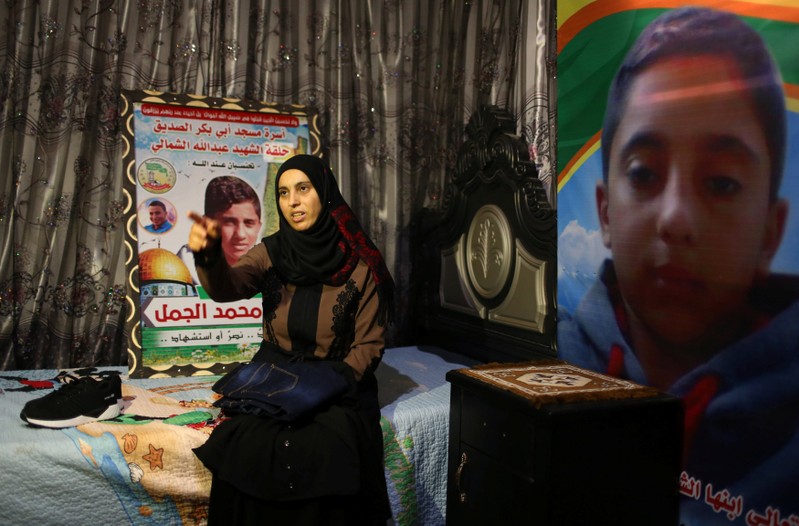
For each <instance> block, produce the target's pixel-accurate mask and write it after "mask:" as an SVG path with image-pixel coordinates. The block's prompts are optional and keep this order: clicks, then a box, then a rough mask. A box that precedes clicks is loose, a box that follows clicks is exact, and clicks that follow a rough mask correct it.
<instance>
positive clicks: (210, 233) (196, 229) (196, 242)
mask: <svg viewBox="0 0 799 526" xmlns="http://www.w3.org/2000/svg"><path fill="white" fill-rule="evenodd" d="M189 219H191V220H192V221H194V223H193V224H192V225H191V232H189V248H190V249H191V250H192V252H201V251H203V250H205V249H206V248H208V247H209V246H210V245H211V244H213V243H215V242H216V240H217V239H219V224H218V223H217V222H216V221H214V220H213V219H211V218H209V217H206V216H202V215H200V214H198V213H197V212H189Z"/></svg>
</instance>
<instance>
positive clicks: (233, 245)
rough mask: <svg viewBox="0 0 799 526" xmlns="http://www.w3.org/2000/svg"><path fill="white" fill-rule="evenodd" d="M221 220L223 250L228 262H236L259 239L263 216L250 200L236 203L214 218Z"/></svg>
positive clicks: (231, 263) (220, 229)
mask: <svg viewBox="0 0 799 526" xmlns="http://www.w3.org/2000/svg"><path fill="white" fill-rule="evenodd" d="M214 219H216V221H218V222H219V232H220V238H221V241H222V252H223V253H224V254H225V258H226V259H227V262H228V264H230V265H233V264H235V263H236V262H237V261H238V260H239V259H240V258H241V256H243V255H244V254H246V253H247V251H249V250H250V248H252V246H253V245H254V244H255V242H256V241H257V240H258V233H259V232H260V231H261V216H259V215H258V213H257V212H256V210H255V206H254V205H253V204H252V203H251V202H250V201H244V202H241V203H234V204H232V205H231V206H230V208H228V209H227V210H225V211H224V212H222V213H221V214H217V215H216V217H215V218H214Z"/></svg>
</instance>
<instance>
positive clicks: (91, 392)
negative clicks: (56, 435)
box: [19, 374, 122, 428]
mask: <svg viewBox="0 0 799 526" xmlns="http://www.w3.org/2000/svg"><path fill="white" fill-rule="evenodd" d="M121 400H122V381H121V380H120V378H119V375H116V374H115V375H112V376H108V377H106V378H102V379H100V380H95V379H94V378H92V377H90V376H86V377H83V378H79V379H77V380H75V381H72V382H70V383H67V384H64V385H62V386H61V387H59V388H58V389H57V390H55V391H53V392H52V393H48V394H47V395H45V396H43V397H41V398H37V399H36V400H31V401H29V402H28V403H27V404H25V407H23V408H22V412H21V413H20V414H19V417H20V418H22V419H23V420H24V421H26V422H27V423H28V424H30V425H32V426H36V427H52V428H60V427H72V426H78V425H80V424H88V423H89V422H95V421H97V420H107V419H109V418H114V417H116V416H119V408H120V406H121V403H120V402H121Z"/></svg>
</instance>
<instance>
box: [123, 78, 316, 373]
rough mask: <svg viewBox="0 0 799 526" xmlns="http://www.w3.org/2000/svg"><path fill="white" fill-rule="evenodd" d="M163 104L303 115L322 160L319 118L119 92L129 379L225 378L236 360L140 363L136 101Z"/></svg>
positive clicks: (228, 102)
mask: <svg viewBox="0 0 799 526" xmlns="http://www.w3.org/2000/svg"><path fill="white" fill-rule="evenodd" d="M144 102H146V103H148V104H163V105H172V106H184V107H192V108H207V109H214V110H227V111H240V112H244V113H254V114H264V113H268V114H276V115H286V116H301V117H304V118H305V119H307V122H308V129H309V145H308V146H309V153H311V154H313V155H317V156H320V157H322V156H323V151H322V141H321V133H320V131H319V114H318V112H317V111H316V109H315V108H314V107H311V106H306V105H301V104H281V103H271V102H262V101H253V100H246V99H237V98H226V97H209V96H205V95H192V94H181V93H170V92H161V91H151V90H128V89H123V90H121V92H120V122H121V123H122V130H121V139H122V145H123V148H122V161H123V172H124V184H123V190H122V191H123V199H124V202H125V210H124V215H125V232H124V247H125V272H126V277H125V282H126V283H125V285H126V294H125V302H126V304H127V309H126V318H125V333H126V335H127V341H126V350H127V357H128V375H129V376H130V377H131V378H154V377H179V376H201V375H216V374H224V373H225V372H227V371H229V370H230V369H232V368H233V367H235V366H236V365H237V363H235V362H231V363H223V362H209V363H202V364H197V363H186V364H170V365H165V366H150V365H145V364H143V362H142V345H141V343H142V338H141V336H142V330H141V316H142V312H141V289H140V287H139V272H138V271H139V259H138V254H139V248H138V236H137V228H136V225H137V222H136V219H137V207H136V202H137V200H136V194H137V185H136V148H135V146H134V145H135V130H134V106H135V104H136V103H144Z"/></svg>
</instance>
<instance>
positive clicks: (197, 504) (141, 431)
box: [0, 347, 473, 525]
mask: <svg viewBox="0 0 799 526" xmlns="http://www.w3.org/2000/svg"><path fill="white" fill-rule="evenodd" d="M469 365H473V363H472V362H470V361H469V360H468V359H466V358H464V357H462V356H458V355H453V354H450V353H446V352H444V351H442V350H440V349H435V348H425V349H420V348H417V347H402V348H394V349H389V350H387V351H386V355H385V358H384V360H383V364H382V365H381V366H380V368H379V369H378V381H379V385H380V401H381V406H382V412H383V417H382V421H381V424H382V427H383V433H384V443H385V458H386V480H387V481H388V485H389V494H390V498H391V504H392V512H393V514H394V521H395V523H396V524H397V525H410V524H425V525H436V524H443V523H444V518H445V512H446V507H445V502H446V465H447V441H448V424H449V384H448V383H447V382H446V381H445V379H444V375H445V374H446V372H447V371H449V370H452V369H456V368H461V367H466V366H469ZM108 370H117V371H119V372H121V373H123V374H124V372H125V371H123V370H122V369H119V368H117V369H114V368H101V369H85V370H77V371H71V372H72V373H73V374H84V375H85V374H101V373H103V372H104V371H108ZM59 373H60V371H55V370H37V371H0V460H1V461H2V468H0V487H2V488H3V491H2V492H0V524H3V525H14V524H36V523H39V524H136V525H138V524H142V525H145V524H157V525H173V524H174V525H195V524H205V522H206V517H207V509H208V494H209V491H210V485H211V478H210V474H209V473H208V471H207V470H206V469H205V467H204V466H203V465H202V464H201V463H200V462H199V461H198V460H197V459H196V457H195V456H194V454H193V452H192V448H194V447H197V446H198V445H200V444H201V443H202V442H203V441H205V440H206V438H207V437H208V435H209V434H210V433H211V432H212V431H213V428H214V426H215V425H216V424H217V423H218V416H219V412H218V410H217V409H216V408H214V407H213V405H212V404H213V402H214V400H215V397H216V396H217V395H216V394H215V393H213V392H212V391H211V386H212V385H213V383H214V382H215V381H216V380H217V379H218V377H216V376H206V377H183V378H159V379H153V378H150V379H127V378H126V377H124V376H123V380H124V381H123V384H122V394H123V398H124V408H123V411H122V414H121V415H120V416H119V417H117V418H114V419H111V420H106V421H102V422H94V423H91V424H84V425H80V426H77V427H73V428H67V429H63V430H53V429H41V428H32V427H29V426H27V425H26V424H25V423H24V422H23V421H22V420H21V419H20V418H19V412H20V410H21V409H22V407H23V406H24V405H25V403H26V402H27V401H28V400H31V399H33V398H36V397H40V396H43V395H44V394H46V393H47V392H50V390H52V389H54V388H57V387H58V385H59Z"/></svg>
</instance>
